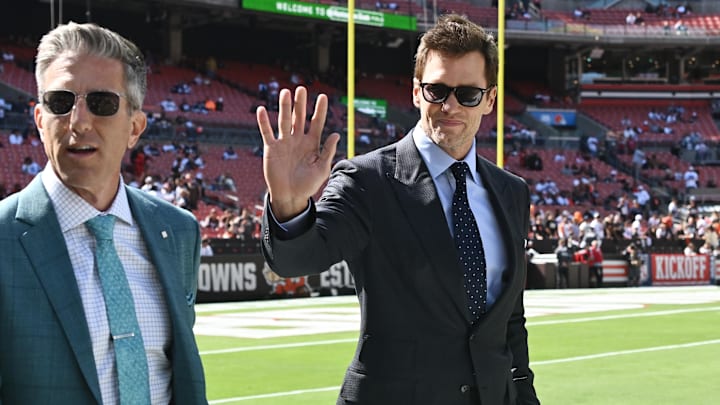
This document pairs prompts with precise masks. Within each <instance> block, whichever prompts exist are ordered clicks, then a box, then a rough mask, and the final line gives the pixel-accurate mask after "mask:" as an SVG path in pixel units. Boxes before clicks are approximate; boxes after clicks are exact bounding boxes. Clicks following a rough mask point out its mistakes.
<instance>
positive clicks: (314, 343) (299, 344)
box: [200, 307, 720, 356]
mask: <svg viewBox="0 0 720 405" xmlns="http://www.w3.org/2000/svg"><path fill="white" fill-rule="evenodd" d="M707 311H720V307H707V308H688V309H675V310H667V311H655V312H647V313H638V314H623V315H605V316H596V317H584V318H573V319H560V320H554V321H538V322H528V323H527V324H526V325H527V326H542V325H559V324H566V323H578V322H592V321H606V320H612V319H623V318H638V317H646V316H662V315H675V314H683V313H689V312H707ZM355 342H357V339H334V340H317V341H309V342H297V343H281V344H276V345H263V346H244V347H233V348H228V349H218V350H205V351H202V352H200V355H202V356H206V355H212V354H225V353H235V352H252V351H256V350H277V349H290V348H297V347H307V346H322V345H332V344H338V343H355Z"/></svg>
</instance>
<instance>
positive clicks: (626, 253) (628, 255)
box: [623, 243, 642, 287]
mask: <svg viewBox="0 0 720 405" xmlns="http://www.w3.org/2000/svg"><path fill="white" fill-rule="evenodd" d="M623 258H624V259H625V261H626V262H627V266H628V286H629V287H638V286H640V267H641V266H642V259H641V258H640V251H639V249H638V248H637V247H636V246H635V243H630V244H629V245H627V247H626V248H625V249H624V250H623Z"/></svg>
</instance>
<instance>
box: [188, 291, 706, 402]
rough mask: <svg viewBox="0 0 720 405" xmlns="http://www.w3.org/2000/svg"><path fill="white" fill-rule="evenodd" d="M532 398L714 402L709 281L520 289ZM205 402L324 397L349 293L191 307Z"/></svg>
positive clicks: (354, 320)
mask: <svg viewBox="0 0 720 405" xmlns="http://www.w3.org/2000/svg"><path fill="white" fill-rule="evenodd" d="M525 307H526V315H527V318H528V321H527V329H528V332H529V336H530V338H529V344H530V360H531V368H532V369H533V371H534V372H535V388H536V389H537V391H538V396H539V397H540V400H541V402H542V403H543V404H544V405H548V404H549V405H555V404H560V405H565V404H573V405H575V404H598V405H600V404H602V405H607V404H613V405H615V404H633V405H634V404H648V405H664V404H678V405H703V404H708V405H709V404H718V403H720V287H715V286H698V287H654V288H651V287H643V288H618V289H582V290H533V291H527V292H526V293H525ZM196 310H197V315H198V317H197V322H196V327H195V333H196V335H197V339H198V344H199V346H200V352H201V355H202V359H203V363H204V366H205V374H206V379H207V389H208V399H209V402H210V404H243V405H249V404H256V405H270V404H307V405H309V404H312V405H322V404H334V403H335V399H336V398H337V393H338V390H339V388H340V384H341V382H342V377H343V374H344V372H345V368H346V367H347V366H348V364H349V362H350V360H351V358H352V355H353V352H354V350H355V343H356V340H357V335H358V332H357V330H358V325H359V311H358V305H357V303H356V299H355V297H354V296H348V297H327V298H308V299H288V300H277V301H255V302H238V303H221V304H198V305H197V307H196Z"/></svg>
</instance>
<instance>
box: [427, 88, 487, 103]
mask: <svg viewBox="0 0 720 405" xmlns="http://www.w3.org/2000/svg"><path fill="white" fill-rule="evenodd" d="M420 87H421V88H422V94H423V98H424V99H425V101H427V102H428V103H432V104H442V103H444V102H445V100H447V98H448V97H450V93H455V98H456V99H457V101H458V103H460V105H463V106H465V107H477V106H478V105H480V102H481V101H482V98H483V96H484V95H485V93H486V92H487V91H488V90H489V89H490V88H491V87H492V86H489V87H488V88H487V89H483V88H480V87H472V86H458V87H450V86H447V85H445V84H442V83H420Z"/></svg>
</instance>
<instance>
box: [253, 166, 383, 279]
mask: <svg viewBox="0 0 720 405" xmlns="http://www.w3.org/2000/svg"><path fill="white" fill-rule="evenodd" d="M364 177H365V178H364ZM368 181H369V180H368V179H367V175H364V174H363V170H362V169H360V168H359V167H358V166H357V165H355V163H353V162H351V161H341V162H339V163H338V164H337V165H336V166H335V168H334V169H333V172H332V174H331V176H330V180H329V181H328V185H327V186H326V187H325V190H324V191H323V194H322V196H321V198H320V199H319V200H318V201H317V202H314V201H312V199H311V200H310V207H309V209H308V211H307V212H305V213H303V214H302V215H303V219H302V221H301V222H302V224H299V225H300V226H298V227H296V229H294V230H293V232H292V233H288V232H287V230H283V229H282V227H281V226H280V224H278V223H277V221H275V220H274V219H273V218H272V215H271V214H270V212H269V204H268V203H267V202H266V204H265V211H264V213H263V220H262V221H263V222H262V228H263V232H262V234H263V241H262V251H263V255H264V257H265V260H266V261H267V263H268V265H269V266H270V267H271V268H272V269H273V271H274V272H276V273H277V274H279V275H281V276H283V277H298V276H303V275H308V274H318V273H321V272H323V271H325V270H327V269H328V268H329V267H330V266H332V265H333V264H335V263H338V262H340V261H341V260H352V259H354V258H355V257H357V256H358V255H360V254H361V252H362V251H363V249H364V248H365V246H366V245H367V243H368V240H369V235H370V232H371V230H370V227H371V225H370V223H371V221H370V218H371V217H372V215H371V213H372V210H373V208H372V199H371V198H369V197H368V194H369V193H368V192H367V187H365V186H364V185H363V184H364V183H365V182H368Z"/></svg>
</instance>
